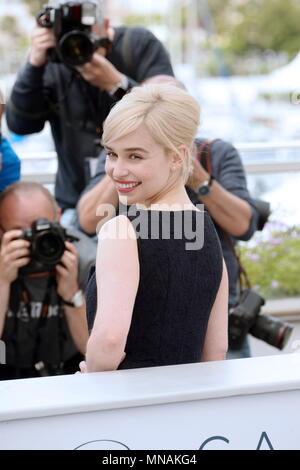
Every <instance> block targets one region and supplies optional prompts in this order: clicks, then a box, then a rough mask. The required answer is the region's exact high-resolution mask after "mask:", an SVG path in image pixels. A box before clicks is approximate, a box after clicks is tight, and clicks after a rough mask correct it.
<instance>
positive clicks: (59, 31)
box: [7, 0, 173, 210]
mask: <svg viewBox="0 0 300 470" xmlns="http://www.w3.org/2000/svg"><path fill="white" fill-rule="evenodd" d="M37 22H38V25H37V26H36V27H35V29H34V32H33V35H32V43H31V50H30V54H29V57H28V60H27V62H26V64H25V65H24V67H23V68H22V69H21V71H20V73H19V76H18V78H17V81H16V83H15V85H14V87H13V90H12V94H11V97H10V100H9V102H8V105H7V122H8V126H9V128H10V129H11V130H12V131H13V132H16V133H17V134H31V133H34V132H40V131H41V130H42V129H43V127H44V125H45V122H46V121H49V122H50V125H51V131H52V135H53V138H54V142H55V147H56V151H57V155H58V173H57V178H56V186H55V198H56V200H57V202H58V204H59V206H60V207H61V208H62V209H63V210H65V209H68V208H75V206H76V203H77V201H78V198H79V195H80V193H81V192H82V190H83V189H84V187H85V186H86V184H87V183H88V181H89V179H90V176H91V174H92V163H93V161H94V159H95V158H96V157H98V155H99V153H100V151H101V144H100V139H101V135H102V123H103V121H104V119H105V118H106V116H107V115H108V113H109V111H110V109H111V107H112V106H113V104H114V103H115V102H116V101H118V100H119V99H121V97H122V96H123V95H124V94H125V93H126V92H127V91H128V90H130V88H132V87H133V86H136V85H137V84H138V83H140V82H142V81H143V80H145V79H146V78H148V77H152V76H154V75H156V74H162V73H163V74H169V75H173V70H172V66H171V64H170V60H169V56H168V54H167V52H166V50H165V49H164V47H163V46H162V44H161V43H160V41H159V40H158V39H157V38H156V37H155V36H154V35H153V34H152V33H151V32H150V31H148V30H146V29H144V28H141V27H134V28H126V27H117V28H112V27H111V26H110V23H109V20H108V19H103V12H102V8H101V1H100V0H78V1H73V2H68V1H66V0H58V6H57V7H52V6H51V4H50V5H48V6H47V7H46V8H45V10H44V11H42V12H40V13H39V14H38V16H37Z"/></svg>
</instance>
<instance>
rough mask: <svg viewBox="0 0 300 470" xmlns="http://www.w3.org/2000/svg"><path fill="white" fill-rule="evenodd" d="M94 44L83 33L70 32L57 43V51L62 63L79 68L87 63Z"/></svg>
mask: <svg viewBox="0 0 300 470" xmlns="http://www.w3.org/2000/svg"><path fill="white" fill-rule="evenodd" d="M94 50H95V48H94V44H93V42H92V41H91V39H90V37H89V35H88V34H86V33H85V32H83V31H71V32H70V33H68V34H65V35H64V36H63V38H62V39H61V40H60V42H59V51H60V54H61V57H62V59H63V61H64V62H65V63H66V64H68V65H70V66H73V67H75V66H80V65H84V64H86V63H87V62H89V61H90V60H91V58H92V55H93V53H94Z"/></svg>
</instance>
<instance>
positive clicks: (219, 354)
mask: <svg viewBox="0 0 300 470" xmlns="http://www.w3.org/2000/svg"><path fill="white" fill-rule="evenodd" d="M227 349H228V275H227V269H226V265H225V262H224V261H223V273H222V279H221V283H220V287H219V290H218V294H217V297H216V300H215V302H214V305H213V308H212V311H211V313H210V317H209V321H208V326H207V331H206V335H205V341H204V346H203V351H202V356H201V361H202V362H206V361H221V360H223V359H226V352H227Z"/></svg>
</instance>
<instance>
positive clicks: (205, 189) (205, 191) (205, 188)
mask: <svg viewBox="0 0 300 470" xmlns="http://www.w3.org/2000/svg"><path fill="white" fill-rule="evenodd" d="M209 190H210V188H209V186H208V184H205V185H203V186H200V188H198V191H197V193H198V194H199V196H206V195H207V194H208V193H209Z"/></svg>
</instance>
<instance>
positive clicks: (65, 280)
mask: <svg viewBox="0 0 300 470" xmlns="http://www.w3.org/2000/svg"><path fill="white" fill-rule="evenodd" d="M65 244H66V250H65V252H64V254H63V256H62V258H61V264H57V265H56V281H57V292H58V294H59V295H60V297H61V298H62V299H63V300H65V301H67V302H70V301H71V299H72V297H73V295H74V294H75V293H76V292H77V291H78V289H79V287H78V282H77V275H78V256H77V250H76V248H75V247H74V245H73V244H72V243H70V242H65Z"/></svg>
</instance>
